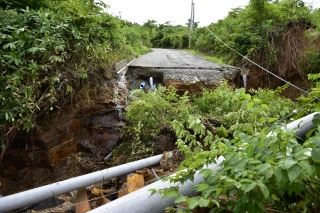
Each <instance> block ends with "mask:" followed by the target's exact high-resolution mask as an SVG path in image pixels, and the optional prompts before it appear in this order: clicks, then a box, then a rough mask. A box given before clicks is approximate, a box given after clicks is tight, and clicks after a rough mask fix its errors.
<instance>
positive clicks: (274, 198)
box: [271, 194, 280, 201]
mask: <svg viewBox="0 0 320 213" xmlns="http://www.w3.org/2000/svg"><path fill="white" fill-rule="evenodd" d="M271 198H272V199H273V200H276V201H279V200H280V199H279V198H278V196H277V195H276V194H272V195H271Z"/></svg>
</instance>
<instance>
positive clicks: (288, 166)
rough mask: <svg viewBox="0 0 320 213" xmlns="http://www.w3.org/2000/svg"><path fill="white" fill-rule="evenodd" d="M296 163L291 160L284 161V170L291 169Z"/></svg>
mask: <svg viewBox="0 0 320 213" xmlns="http://www.w3.org/2000/svg"><path fill="white" fill-rule="evenodd" d="M296 163H297V161H295V160H292V159H286V160H285V161H284V166H285V167H286V169H289V168H290V167H292V166H293V165H295V164H296Z"/></svg>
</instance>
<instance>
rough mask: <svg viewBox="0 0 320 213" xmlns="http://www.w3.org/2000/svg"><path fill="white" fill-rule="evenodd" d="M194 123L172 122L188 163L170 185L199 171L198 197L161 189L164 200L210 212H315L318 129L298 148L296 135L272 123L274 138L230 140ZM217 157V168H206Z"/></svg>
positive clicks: (319, 169) (257, 135)
mask: <svg viewBox="0 0 320 213" xmlns="http://www.w3.org/2000/svg"><path fill="white" fill-rule="evenodd" d="M191 120H199V119H193V118H192V117H190V119H189V124H191V123H192V122H190V121H191ZM194 122H195V123H197V124H196V125H188V126H187V128H183V126H184V125H183V123H182V122H179V121H177V120H176V121H174V124H173V127H174V129H175V131H176V133H177V137H178V141H177V145H178V147H179V149H180V151H182V152H183V153H184V154H185V155H186V159H185V160H184V161H183V162H182V163H181V165H180V169H181V171H180V172H178V174H177V175H176V176H175V177H173V178H170V181H171V182H178V183H181V184H183V183H184V182H185V181H187V180H191V181H192V180H193V176H194V174H195V172H197V171H198V172H200V174H201V175H203V176H204V182H203V183H200V184H198V185H196V190H197V191H198V193H199V195H198V196H195V197H186V196H183V195H179V194H177V190H176V189H174V190H172V189H162V190H160V193H162V194H163V195H164V196H165V197H177V199H176V203H181V202H184V203H187V208H188V210H193V209H194V208H195V207H208V208H210V209H211V212H220V211H223V210H229V211H232V212H246V211H248V212H266V207H268V208H272V209H273V210H275V211H276V210H281V211H285V212H314V211H316V209H318V208H319V202H318V200H319V198H320V197H319V196H320V194H319V193H318V190H319V183H320V180H319V178H318V175H319V172H320V167H319V162H320V161H319V159H320V158H319V153H320V151H319V150H320V149H319V147H320V127H318V130H317V131H316V133H315V135H314V136H313V137H310V138H309V139H308V140H307V141H305V142H304V144H300V143H298V142H297V140H296V139H295V138H294V134H295V132H292V131H288V130H286V131H285V130H284V129H286V127H285V126H282V127H281V126H279V125H273V126H272V128H271V132H272V134H270V130H269V129H262V130H261V131H260V132H256V133H255V134H254V135H248V134H245V133H235V135H234V139H232V140H229V139H224V138H216V139H214V138H213V137H212V134H211V133H210V132H208V131H206V130H205V128H204V126H203V125H199V124H200V122H198V121H194ZM189 129H191V130H192V131H189ZM199 138H203V139H204V140H203V141H205V143H204V144H203V143H201V141H199V140H197V139H199ZM208 146H209V147H210V148H209V149H207V148H205V147H208ZM221 156H223V161H222V163H221V164H220V166H221V167H220V168H219V169H218V168H216V169H214V170H212V169H209V168H207V167H206V165H208V164H212V163H216V162H218V158H219V159H220V160H221ZM220 160H219V161H220Z"/></svg>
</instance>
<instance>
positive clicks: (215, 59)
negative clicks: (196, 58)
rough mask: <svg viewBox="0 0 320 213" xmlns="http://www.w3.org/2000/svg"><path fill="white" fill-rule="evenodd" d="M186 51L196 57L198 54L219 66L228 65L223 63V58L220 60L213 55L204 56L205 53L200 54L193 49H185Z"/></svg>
mask: <svg viewBox="0 0 320 213" xmlns="http://www.w3.org/2000/svg"><path fill="white" fill-rule="evenodd" d="M184 51H186V52H189V53H192V54H194V55H196V54H198V55H201V56H203V57H204V59H205V60H207V61H212V62H215V63H217V64H219V65H222V64H226V63H224V62H223V60H222V58H218V57H216V56H211V55H206V54H203V53H199V52H198V51H196V50H193V49H191V50H190V49H185V50H184Z"/></svg>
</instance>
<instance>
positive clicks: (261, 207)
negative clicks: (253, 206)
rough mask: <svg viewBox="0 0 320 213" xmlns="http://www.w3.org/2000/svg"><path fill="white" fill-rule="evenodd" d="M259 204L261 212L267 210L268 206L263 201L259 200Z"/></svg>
mask: <svg viewBox="0 0 320 213" xmlns="http://www.w3.org/2000/svg"><path fill="white" fill-rule="evenodd" d="M257 206H258V207H259V208H260V209H261V212H266V207H265V206H264V205H263V203H261V202H257Z"/></svg>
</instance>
